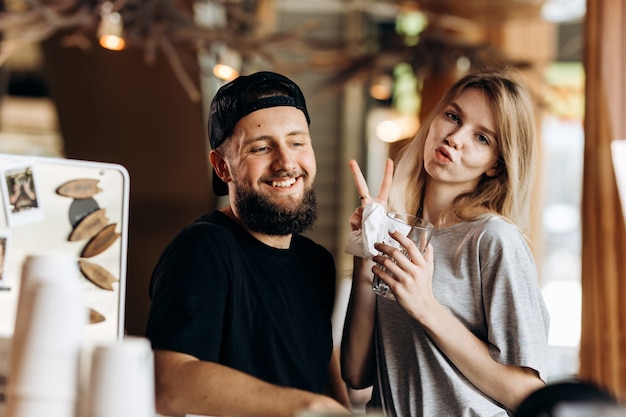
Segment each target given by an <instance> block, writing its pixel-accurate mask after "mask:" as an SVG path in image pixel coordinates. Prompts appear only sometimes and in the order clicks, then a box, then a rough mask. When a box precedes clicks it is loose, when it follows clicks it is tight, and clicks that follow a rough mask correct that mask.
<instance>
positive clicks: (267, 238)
mask: <svg viewBox="0 0 626 417" xmlns="http://www.w3.org/2000/svg"><path fill="white" fill-rule="evenodd" d="M220 211H221V212H222V213H224V214H225V215H227V216H228V217H230V218H231V219H233V220H234V221H236V222H237V223H238V224H239V225H240V226H241V227H243V228H244V229H245V230H246V231H247V232H248V233H250V235H252V237H254V238H255V239H256V240H258V241H260V242H262V243H264V244H266V245H268V246H271V247H273V248H277V249H289V246H290V245H291V234H289V235H285V236H272V235H266V234H264V233H259V232H255V231H253V230H250V228H249V227H248V226H247V225H246V224H245V223H244V222H243V221H241V219H240V218H239V216H237V214H236V213H235V210H233V208H232V207H231V206H226V207H224V208H222V209H220Z"/></svg>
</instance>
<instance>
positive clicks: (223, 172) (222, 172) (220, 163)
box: [209, 150, 231, 182]
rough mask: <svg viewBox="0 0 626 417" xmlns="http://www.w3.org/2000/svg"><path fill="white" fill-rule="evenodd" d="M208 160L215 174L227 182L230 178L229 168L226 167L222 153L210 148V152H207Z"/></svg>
mask: <svg viewBox="0 0 626 417" xmlns="http://www.w3.org/2000/svg"><path fill="white" fill-rule="evenodd" d="M209 161H210V162H211V165H212V166H213V169H214V170H215V172H216V173H217V176H218V177H220V179H221V180H222V181H224V182H229V181H230V180H231V178H230V169H229V168H228V164H227V163H226V159H225V158H224V156H223V155H222V154H220V153H219V152H218V151H216V150H211V152H209Z"/></svg>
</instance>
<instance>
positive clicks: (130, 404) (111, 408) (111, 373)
mask: <svg viewBox="0 0 626 417" xmlns="http://www.w3.org/2000/svg"><path fill="white" fill-rule="evenodd" d="M85 415H86V417H154V415H155V403H154V358H153V353H152V348H151V346H150V342H149V341H148V340H147V339H145V338H142V337H126V338H125V339H122V340H120V341H117V342H111V343H102V344H99V345H96V346H95V347H94V350H93V355H92V358H91V373H90V377H89V387H88V389H87V398H86V405H85Z"/></svg>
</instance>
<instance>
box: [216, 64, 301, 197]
mask: <svg viewBox="0 0 626 417" xmlns="http://www.w3.org/2000/svg"><path fill="white" fill-rule="evenodd" d="M279 106H291V107H295V108H297V109H300V110H302V112H303V113H304V116H305V117H306V121H307V123H309V124H310V123H311V119H310V118H309V113H308V112H307V109H306V102H305V100H304V95H303V94H302V91H301V90H300V87H298V85H297V84H296V83H294V82H293V81H291V80H290V79H289V78H287V77H285V76H284V75H281V74H277V73H275V72H271V71H260V72H256V73H254V74H250V75H241V76H239V77H237V78H235V79H234V80H233V81H230V82H228V83H226V84H224V85H223V86H222V87H220V89H219V90H217V93H216V94H215V97H213V100H212V101H211V107H210V110H209V121H208V131H209V143H210V144H211V148H212V149H216V148H218V147H219V146H220V145H221V144H222V143H224V141H225V140H226V139H228V138H229V137H230V135H231V134H232V132H233V128H234V127H235V125H236V124H237V122H238V121H239V120H241V119H242V118H243V117H245V116H247V115H248V114H250V113H252V112H255V111H257V110H261V109H265V108H268V107H279ZM213 191H214V192H215V194H217V195H220V196H222V195H227V194H228V186H227V185H226V183H225V182H224V181H222V180H221V179H220V178H219V177H218V176H217V174H216V172H215V170H213Z"/></svg>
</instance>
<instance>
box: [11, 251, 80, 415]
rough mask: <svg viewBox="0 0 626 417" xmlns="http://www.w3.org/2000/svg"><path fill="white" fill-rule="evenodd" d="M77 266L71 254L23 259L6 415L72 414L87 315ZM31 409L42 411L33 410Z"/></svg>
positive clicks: (74, 406) (76, 393) (73, 412)
mask: <svg viewBox="0 0 626 417" xmlns="http://www.w3.org/2000/svg"><path fill="white" fill-rule="evenodd" d="M77 271H78V266H77V264H76V261H75V260H72V259H71V258H69V257H67V258H66V257H58V258H57V257H33V258H28V259H27V261H26V263H25V265H24V274H23V277H22V282H23V284H22V287H21V288H20V299H19V302H18V312H17V316H16V326H15V332H14V337H13V341H12V345H11V352H12V357H11V367H10V372H9V374H10V378H9V380H8V388H7V391H8V400H7V417H34V416H36V415H45V416H46V417H48V416H53V415H54V416H59V417H62V416H65V417H73V416H74V414H75V409H76V399H77V395H78V388H79V366H80V353H81V348H82V343H83V332H84V329H85V326H86V325H87V320H88V314H87V313H88V311H87V308H86V305H85V294H84V291H83V289H82V286H81V285H80V281H79V280H78V272H77ZM34 409H42V410H46V412H45V413H44V414H34V413H35V412H34V411H32V410H34ZM55 410H57V411H58V413H59V414H57V411H55ZM67 410H71V413H70V414H68V411H67Z"/></svg>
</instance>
